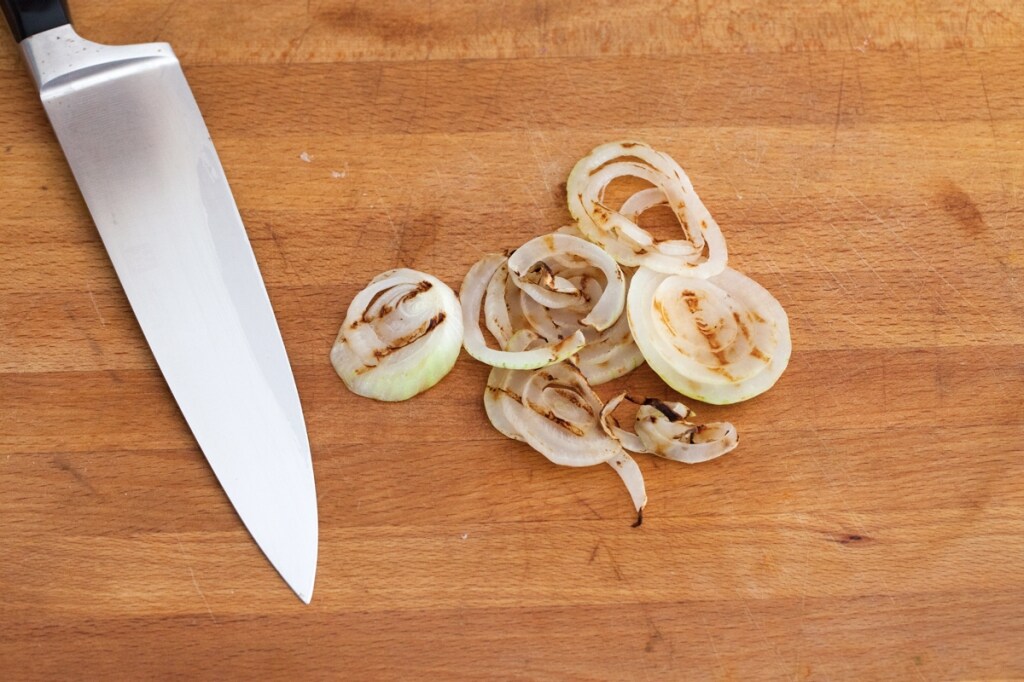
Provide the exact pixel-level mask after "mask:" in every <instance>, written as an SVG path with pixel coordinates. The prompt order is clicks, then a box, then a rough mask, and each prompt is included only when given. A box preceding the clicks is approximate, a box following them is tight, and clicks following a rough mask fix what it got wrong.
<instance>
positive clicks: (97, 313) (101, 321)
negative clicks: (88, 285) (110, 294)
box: [88, 289, 107, 327]
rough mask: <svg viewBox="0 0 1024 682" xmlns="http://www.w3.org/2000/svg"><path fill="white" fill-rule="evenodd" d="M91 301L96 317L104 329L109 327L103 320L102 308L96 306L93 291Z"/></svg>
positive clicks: (90, 293)
mask: <svg viewBox="0 0 1024 682" xmlns="http://www.w3.org/2000/svg"><path fill="white" fill-rule="evenodd" d="M88 291H89V300H90V301H91V302H92V309H93V310H95V311H96V317H98V318H100V324H102V325H103V326H104V327H106V326H107V321H106V320H104V319H103V313H101V312H100V307H99V306H98V305H96V297H95V296H93V295H92V289H89V290H88Z"/></svg>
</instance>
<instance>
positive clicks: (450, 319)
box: [331, 268, 462, 401]
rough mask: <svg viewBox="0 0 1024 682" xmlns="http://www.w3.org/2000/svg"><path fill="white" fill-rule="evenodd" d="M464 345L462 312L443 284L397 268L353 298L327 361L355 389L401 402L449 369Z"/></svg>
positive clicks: (414, 271) (422, 274)
mask: <svg viewBox="0 0 1024 682" xmlns="http://www.w3.org/2000/svg"><path fill="white" fill-rule="evenodd" d="M461 346H462V310H461V308H460V307H459V302H458V300H457V299H456V298H455V293H454V292H453V291H452V290H451V288H449V287H448V285H446V284H445V283H444V282H442V281H441V280H439V279H437V278H436V277H433V276H431V275H428V274H426V273H422V272H417V271H416V270H409V269H407V268H401V269H398V270H389V271H387V272H384V273H381V274H380V275H378V276H376V277H374V278H373V280H371V281H370V283H369V285H367V287H366V288H365V289H363V290H362V291H361V292H359V293H358V294H357V295H356V297H355V298H354V299H353V300H352V304H351V305H350V306H349V309H348V314H347V315H346V316H345V321H344V322H343V323H342V325H341V329H340V330H339V331H338V337H337V339H336V340H335V342H334V347H333V348H332V349H331V364H333V365H334V369H335V371H337V373H338V376H340V377H341V379H342V380H343V381H344V382H345V385H346V386H348V388H349V389H350V390H351V391H352V392H353V393H357V394H359V395H362V396H366V397H367V398H374V399H376V400H387V401H395V400H405V399H407V398H411V397H412V396H414V395H416V394H417V393H420V392H422V391H425V390H427V389H428V388H430V387H431V386H433V385H434V384H436V383H437V382H438V381H440V380H441V379H442V378H444V376H445V375H447V374H448V372H450V371H451V369H452V367H453V366H454V365H455V360H456V358H458V356H459V350H460V348H461Z"/></svg>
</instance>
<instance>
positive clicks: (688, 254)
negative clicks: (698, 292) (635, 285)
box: [566, 141, 728, 277]
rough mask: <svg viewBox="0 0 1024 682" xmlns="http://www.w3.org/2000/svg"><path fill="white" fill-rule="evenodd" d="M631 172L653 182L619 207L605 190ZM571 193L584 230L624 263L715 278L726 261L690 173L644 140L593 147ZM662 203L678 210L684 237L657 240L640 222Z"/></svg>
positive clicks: (571, 176)
mask: <svg viewBox="0 0 1024 682" xmlns="http://www.w3.org/2000/svg"><path fill="white" fill-rule="evenodd" d="M626 176H631V177H636V178H640V179H642V180H646V181H647V182H649V183H651V184H652V185H654V187H652V188H649V189H645V190H641V191H640V192H637V193H636V194H634V195H633V196H632V197H630V198H629V199H627V200H626V202H625V203H624V204H623V205H622V206H621V207H620V208H619V210H617V211H616V210H614V209H612V208H610V207H609V206H607V205H606V204H605V203H604V200H605V197H604V194H605V190H606V189H607V188H608V185H610V184H611V183H612V181H614V180H615V179H616V178H620V177H626ZM566 195H567V199H568V204H569V213H571V214H572V216H573V218H575V219H576V221H577V223H578V226H579V230H580V231H581V232H582V233H583V234H584V235H585V236H586V237H587V238H588V239H589V240H591V241H593V242H594V243H596V244H597V245H599V246H600V247H601V248H603V249H605V250H606V251H607V252H608V253H609V254H610V255H611V256H612V257H613V258H614V259H615V260H616V261H618V262H619V263H620V264H622V265H628V266H641V265H642V266H644V267H648V268H651V269H652V270H656V271H658V272H664V273H667V274H676V273H685V274H688V275H691V276H694V277H711V276H713V275H716V274H718V273H719V272H721V271H722V269H723V268H725V266H726V262H727V260H728V251H727V249H726V245H725V237H724V236H723V235H722V231H721V230H720V229H719V227H718V223H716V222H715V220H714V218H712V217H711V214H710V213H709V212H708V210H707V208H706V207H705V206H704V203H703V202H702V201H701V200H700V197H699V196H697V193H696V191H694V189H693V185H692V184H691V182H690V179H689V178H688V177H687V175H686V173H685V172H684V171H683V169H682V168H681V167H680V166H679V164H678V163H676V162H675V161H674V160H673V159H672V158H671V157H670V156H668V155H667V154H664V153H662V152H659V151H655V150H654V149H652V148H651V147H649V146H647V145H646V144H644V143H642V142H629V141H625V142H609V143H607V144H603V145H601V146H599V147H596V148H595V149H593V150H592V151H591V152H590V153H589V154H588V155H587V156H585V157H584V158H583V159H581V160H580V161H579V162H578V163H577V164H576V166H575V167H574V168H573V169H572V172H571V173H570V174H569V179H568V181H567V182H566ZM658 205H667V206H668V207H669V208H670V209H671V210H672V212H673V213H674V214H675V215H676V218H677V219H678V220H679V225H680V227H681V228H682V232H683V238H682V239H677V240H668V241H657V240H655V239H654V237H653V236H652V235H651V234H650V233H649V232H648V231H647V230H645V229H643V228H642V227H640V226H639V225H638V224H637V222H636V221H637V219H638V217H639V216H640V214H642V213H643V212H644V211H646V210H648V209H649V208H653V207H654V206H658Z"/></svg>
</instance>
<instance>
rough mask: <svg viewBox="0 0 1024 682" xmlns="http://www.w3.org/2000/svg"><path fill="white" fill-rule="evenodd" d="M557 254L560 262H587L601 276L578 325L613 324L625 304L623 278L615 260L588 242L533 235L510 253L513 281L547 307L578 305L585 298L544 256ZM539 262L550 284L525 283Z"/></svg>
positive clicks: (547, 235) (563, 237)
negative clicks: (597, 295)
mask: <svg viewBox="0 0 1024 682" xmlns="http://www.w3.org/2000/svg"><path fill="white" fill-rule="evenodd" d="M552 257H557V258H558V259H559V260H560V261H561V262H563V263H565V262H569V263H572V262H573V261H574V259H575V260H576V261H578V263H579V264H580V265H583V264H587V265H589V266H590V267H591V268H596V269H597V270H599V271H600V272H601V274H603V275H604V278H605V285H604V289H603V291H602V292H601V295H600V298H598V300H597V301H596V302H594V303H593V304H592V305H591V306H590V312H589V313H588V314H587V316H586V317H584V318H583V319H582V320H580V323H581V324H584V325H587V326H589V327H593V328H594V329H597V330H598V331H601V330H603V329H607V328H608V327H610V326H612V325H613V324H614V323H615V321H616V320H617V319H619V316H620V315H621V314H622V308H623V306H624V305H625V303H626V278H625V276H624V275H623V274H622V270H620V269H619V266H618V265H617V264H616V263H615V261H614V260H613V259H612V258H611V257H610V256H609V255H608V254H607V253H605V252H604V251H602V250H601V249H600V248H598V247H597V246H595V245H594V244H591V243H590V242H588V241H586V240H584V239H580V238H579V237H573V236H571V235H567V234H559V233H557V232H556V233H553V234H546V235H544V236H541V237H536V238H534V239H531V240H530V241H528V242H526V243H525V244H523V245H522V246H521V247H519V248H518V249H517V250H516V252H515V253H513V254H512V255H511V256H509V259H508V269H509V272H510V273H511V275H512V280H513V281H514V282H515V283H516V284H517V285H518V286H519V287H520V288H521V289H522V290H523V291H525V292H526V293H527V294H528V295H530V297H531V298H533V299H534V300H535V301H537V302H538V303H541V304H543V305H544V306H546V307H549V308H565V307H569V306H573V305H580V304H581V303H584V302H585V301H586V298H585V296H584V292H583V291H582V290H580V289H579V288H578V287H576V286H574V285H573V284H572V283H571V282H569V280H567V279H566V278H565V277H560V276H558V273H556V272H553V271H552V268H551V265H550V264H549V263H546V262H545V259H550V258H552ZM537 265H541V266H543V268H544V269H545V270H546V273H544V271H542V273H544V274H548V275H550V282H551V285H559V286H558V288H557V289H556V288H555V287H554V286H550V285H549V286H544V284H542V283H540V282H526V281H524V278H525V277H526V275H527V273H529V272H531V271H532V269H533V268H534V267H535V266H537Z"/></svg>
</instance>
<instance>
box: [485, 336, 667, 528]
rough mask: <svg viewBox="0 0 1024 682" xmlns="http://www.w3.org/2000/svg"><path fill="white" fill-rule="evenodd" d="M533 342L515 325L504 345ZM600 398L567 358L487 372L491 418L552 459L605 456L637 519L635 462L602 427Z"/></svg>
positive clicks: (642, 501) (640, 499)
mask: <svg viewBox="0 0 1024 682" xmlns="http://www.w3.org/2000/svg"><path fill="white" fill-rule="evenodd" d="M536 343H538V339H537V335H536V334H534V333H533V332H531V331H529V330H520V331H518V332H516V334H515V335H514V336H513V337H512V338H511V339H510V341H509V343H508V349H509V350H510V351H512V352H522V351H524V350H525V349H527V348H529V347H530V346H531V345H532V344H536ZM602 407H603V405H602V403H601V399H600V398H598V397H597V394H595V393H594V391H593V389H591V388H590V386H589V385H588V384H587V381H586V378H585V377H584V376H583V375H582V374H581V373H580V371H579V369H577V368H576V367H575V366H574V365H573V364H572V363H571V362H561V363H558V364H556V365H551V366H549V367H544V368H541V369H535V370H532V371H525V370H511V369H503V368H500V367H495V368H493V369H492V370H491V373H490V376H489V377H488V378H487V388H486V389H485V390H484V408H485V410H486V412H487V417H488V419H490V421H491V424H492V425H494V428H496V429H497V430H498V431H500V432H501V433H503V434H504V435H506V436H508V437H509V438H513V439H515V440H521V441H525V442H526V443H527V444H529V445H530V447H532V448H533V449H534V450H537V451H538V452H540V453H541V454H542V455H544V456H545V457H547V458H548V459H549V460H551V461H552V462H554V463H555V464H561V465H564V466H572V467H580V466H592V465H594V464H600V463H602V462H606V463H607V464H608V465H609V466H611V467H612V468H613V469H614V470H615V472H616V473H617V474H618V475H619V477H620V478H621V479H622V482H623V483H624V484H625V486H626V489H627V491H628V492H629V495H630V498H631V499H632V500H633V506H634V508H635V509H636V511H637V523H636V524H635V525H639V524H640V521H641V520H642V518H643V508H644V506H645V505H646V504H647V492H646V489H645V487H644V479H643V475H642V474H641V472H640V467H639V466H638V465H637V463H636V462H635V461H634V460H633V459H632V458H631V457H630V456H629V455H628V454H627V453H626V452H625V451H624V450H623V449H622V447H621V446H620V445H619V443H618V442H617V441H616V440H615V439H614V438H613V437H611V436H609V435H608V434H607V433H605V432H604V426H603V424H602V421H601V418H600V415H601V413H602Z"/></svg>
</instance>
